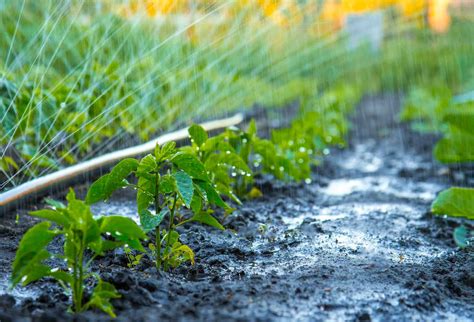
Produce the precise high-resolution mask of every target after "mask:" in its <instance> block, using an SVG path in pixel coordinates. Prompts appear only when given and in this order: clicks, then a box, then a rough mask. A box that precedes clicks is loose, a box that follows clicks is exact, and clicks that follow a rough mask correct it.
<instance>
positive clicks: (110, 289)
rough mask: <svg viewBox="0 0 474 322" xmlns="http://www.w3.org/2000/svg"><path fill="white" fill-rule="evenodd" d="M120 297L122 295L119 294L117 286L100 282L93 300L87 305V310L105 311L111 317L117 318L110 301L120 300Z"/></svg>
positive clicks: (95, 289)
mask: <svg viewBox="0 0 474 322" xmlns="http://www.w3.org/2000/svg"><path fill="white" fill-rule="evenodd" d="M120 297H121V295H120V293H118V292H117V290H116V289H115V286H113V285H112V284H110V283H107V282H104V281H102V280H99V283H98V284H97V286H96V287H95V288H94V291H93V292H92V296H91V299H90V300H89V302H87V303H86V305H85V309H88V308H90V307H94V308H97V309H99V310H102V311H104V312H105V313H107V314H108V315H110V316H111V317H113V318H115V317H116V315H115V313H114V311H113V308H114V307H113V306H112V303H110V300H111V299H118V298H120Z"/></svg>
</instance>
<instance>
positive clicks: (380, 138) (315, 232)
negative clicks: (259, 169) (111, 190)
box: [0, 95, 474, 321]
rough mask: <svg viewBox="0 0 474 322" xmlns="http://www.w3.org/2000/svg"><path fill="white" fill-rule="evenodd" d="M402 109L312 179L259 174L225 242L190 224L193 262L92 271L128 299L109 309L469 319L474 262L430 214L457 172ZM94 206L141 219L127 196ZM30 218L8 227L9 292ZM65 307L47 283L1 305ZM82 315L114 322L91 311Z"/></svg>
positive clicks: (392, 101) (208, 315)
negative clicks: (281, 179)
mask: <svg viewBox="0 0 474 322" xmlns="http://www.w3.org/2000/svg"><path fill="white" fill-rule="evenodd" d="M399 101H400V100H399V96H398V95H380V96H375V97H366V98H365V99H364V100H363V101H362V103H361V104H360V106H359V107H358V110H357V111H356V113H355V117H354V119H353V120H352V123H353V130H352V134H351V137H350V146H349V148H348V149H345V150H334V151H332V152H331V154H330V155H329V156H328V158H327V159H326V161H325V164H324V165H323V166H321V167H319V168H317V169H315V172H314V176H313V181H312V183H310V184H293V185H283V184H280V183H276V182H274V181H273V180H271V179H270V178H267V177H262V178H260V179H259V181H258V182H259V185H260V187H261V188H262V189H263V191H264V196H263V197H262V198H260V199H257V200H252V201H248V202H246V203H245V204H244V206H242V207H240V208H239V209H238V210H237V211H236V212H235V213H234V214H233V215H232V216H229V217H228V218H226V219H225V221H224V223H225V226H226V227H227V228H228V230H226V231H225V232H222V233H221V232H219V231H215V230H213V229H212V228H209V227H204V226H193V227H190V228H184V229H183V230H182V237H183V239H184V242H185V243H187V244H189V245H190V246H191V247H192V248H193V249H194V250H195V252H196V258H197V263H196V264H195V265H194V266H189V265H188V266H183V267H181V268H179V269H176V270H174V271H173V272H171V273H169V274H157V273H156V272H155V270H154V268H153V265H152V264H151V262H150V261H149V260H148V259H144V261H143V262H142V263H141V264H140V265H138V266H137V267H136V268H135V269H133V270H130V269H128V268H127V261H126V258H125V256H124V254H123V253H121V252H120V251H116V252H115V253H113V254H109V255H107V256H106V257H104V258H100V259H98V260H97V262H96V264H95V266H94V268H93V269H94V270H96V271H97V272H99V273H100V274H101V275H102V276H103V278H104V279H105V280H107V281H109V282H111V283H113V284H114V285H115V286H116V287H117V289H118V290H119V292H120V293H121V294H122V298H121V299H118V300H115V301H114V305H115V308H116V311H117V312H116V313H117V315H118V316H119V317H118V320H119V321H130V320H134V321H136V320H173V321H175V320H205V319H209V320H255V321H258V320H262V321H269V320H325V319H331V320H356V321H368V320H371V319H375V320H387V319H389V320H439V319H446V320H466V319H471V318H472V312H473V310H474V260H473V256H474V253H473V252H472V250H458V249H456V247H455V244H454V242H453V241H452V232H453V229H454V228H455V227H456V226H457V225H458V224H459V222H460V221H459V220H452V219H446V218H442V217H434V216H432V215H431V214H429V213H428V212H427V211H428V210H429V205H430V203H431V201H432V200H433V198H434V197H435V195H436V193H437V192H439V191H440V190H442V189H444V188H445V187H447V186H448V185H449V184H450V176H449V173H450V170H449V169H445V168H443V167H442V166H440V165H438V164H437V163H436V162H434V161H433V159H432V157H431V145H432V143H433V142H434V140H435V139H436V138H435V137H430V136H423V135H420V134H416V133H413V132H411V131H410V130H409V128H408V127H407V126H405V125H401V124H398V123H397V122H396V114H397V113H398V109H399V105H400V104H399ZM427 142H428V143H427ZM94 210H95V211H96V212H97V213H103V214H111V213H120V214H123V215H129V216H135V204H134V201H133V196H132V195H131V194H130V195H129V194H123V195H120V196H117V197H116V198H115V199H113V200H111V201H110V202H109V203H107V204H100V205H97V206H95V209H94ZM32 222H34V220H33V219H30V218H28V217H26V216H25V217H22V218H21V220H20V222H19V223H18V224H15V223H14V220H13V219H8V218H5V219H3V220H2V221H1V223H0V271H1V273H2V276H3V279H2V281H0V283H2V284H0V290H2V289H3V292H6V280H7V277H8V274H9V272H10V263H11V261H12V260H13V258H14V252H15V249H16V245H17V244H18V241H19V239H20V238H21V235H22V234H23V232H24V231H25V230H26V229H27V227H29V226H30V225H31V224H32ZM57 247H59V244H58V245H57ZM68 304H69V303H68V298H67V296H65V295H64V293H63V292H62V290H61V289H60V288H59V287H58V286H57V285H56V284H54V283H52V282H51V281H48V280H43V281H41V282H38V283H34V284H33V285H31V286H29V287H28V288H20V287H18V288H15V289H14V290H13V291H12V292H10V293H8V294H4V295H1V296H0V312H1V313H0V320H1V321H10V320H24V319H31V318H32V319H34V320H42V321H67V320H73V319H74V317H73V316H71V315H69V314H68V313H66V310H67V306H68ZM76 319H77V320H79V321H82V320H84V321H86V320H87V321H89V320H94V321H95V320H108V317H107V316H106V315H104V314H102V313H100V312H86V313H83V314H80V315H78V316H77V317H76Z"/></svg>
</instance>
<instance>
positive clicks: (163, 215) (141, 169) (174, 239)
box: [87, 128, 229, 271]
mask: <svg viewBox="0 0 474 322" xmlns="http://www.w3.org/2000/svg"><path fill="white" fill-rule="evenodd" d="M195 129H196V128H195ZM196 133H197V134H196V135H197V137H199V138H201V141H202V140H204V139H205V137H206V136H207V134H206V133H205V131H204V133H203V132H201V133H198V132H196ZM201 141H199V142H201ZM131 174H134V176H135V177H136V178H137V183H136V184H129V183H128V182H127V181H126V178H127V177H128V176H130V175H131ZM125 185H128V186H131V187H133V188H135V189H136V191H137V212H138V215H139V216H140V224H141V226H142V227H143V229H144V230H145V231H146V232H151V231H154V232H155V241H154V243H153V244H152V245H153V246H152V247H151V248H152V254H151V256H152V257H153V258H154V260H155V263H156V267H157V269H158V270H161V269H164V270H165V271H166V270H169V268H172V267H173V268H174V267H177V266H179V265H180V264H181V263H183V262H185V261H190V262H191V263H194V253H193V252H192V250H191V248H190V247H189V246H187V245H183V244H182V243H181V242H180V241H179V233H178V232H177V231H176V227H177V226H180V225H183V224H185V223H190V222H201V223H204V224H208V225H210V226H213V227H216V228H219V229H223V227H222V225H221V224H220V223H219V222H218V221H217V219H216V218H214V217H213V216H212V215H211V214H212V211H211V210H210V209H209V207H211V206H218V207H222V208H224V209H229V206H228V205H227V204H226V203H225V202H224V201H223V200H222V198H221V197H220V195H219V193H218V192H217V191H216V190H215V188H214V185H213V184H212V182H211V180H210V178H209V176H208V171H207V170H206V169H205V166H204V164H203V163H202V162H201V161H200V160H199V159H198V158H197V157H196V156H195V155H194V154H192V153H188V151H187V150H186V149H177V148H176V144H175V143H174V142H170V143H167V144H164V145H163V146H161V147H160V146H158V145H157V146H156V149H155V151H154V153H153V154H148V155H146V156H145V157H143V158H142V159H141V160H139V161H137V160H133V161H132V159H128V160H124V161H121V162H120V163H119V164H118V165H117V166H115V167H114V168H113V169H112V171H111V172H110V173H108V174H106V175H104V176H102V177H101V178H99V179H98V180H97V181H95V182H94V183H93V184H92V185H91V187H90V190H89V192H88V195H87V196H88V198H87V200H88V201H90V202H97V201H99V200H106V199H108V198H109V197H110V195H111V194H112V193H113V191H115V190H117V189H119V188H122V187H124V186H125ZM89 197H90V198H89ZM184 209H187V211H185V210H184ZM189 212H191V215H190V216H189V217H188V218H186V216H185V215H186V214H187V213H189ZM165 219H167V220H168V229H167V230H165V229H162V228H161V225H162V223H163V221H164V220H165ZM132 263H133V261H132Z"/></svg>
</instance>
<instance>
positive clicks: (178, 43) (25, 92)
mask: <svg viewBox="0 0 474 322" xmlns="http://www.w3.org/2000/svg"><path fill="white" fill-rule="evenodd" d="M91 8H92V6H85V7H81V6H80V3H71V2H70V1H64V2H62V1H59V2H58V1H37V2H35V1H27V2H26V3H23V2H18V1H7V2H6V3H5V4H4V5H3V6H2V7H0V29H1V30H2V31H3V32H4V39H5V44H6V45H5V46H0V56H2V57H4V59H2V62H0V182H2V184H1V185H0V190H4V189H8V188H10V187H11V186H14V185H16V184H19V183H21V182H23V181H26V180H28V179H30V178H32V177H35V176H38V175H40V174H44V173H47V172H49V171H52V170H54V169H58V168H61V167H64V166H67V165H69V164H74V163H77V162H79V161H82V160H85V159H87V158H91V157H93V156H95V155H97V154H98V151H104V149H105V148H106V147H107V146H122V145H123V142H124V141H127V140H122V139H123V138H129V137H133V138H134V139H135V140H136V141H143V140H147V139H148V138H150V137H151V136H152V135H155V134H156V133H157V132H160V131H163V130H169V129H171V128H172V127H173V126H174V125H175V124H176V123H177V122H179V121H183V119H182V115H187V116H198V115H204V116H209V115H214V114H216V113H223V112H228V111H231V110H233V109H237V108H240V107H242V106H247V107H249V106H252V104H254V103H259V104H262V105H265V106H281V105H284V104H287V103H289V102H291V101H292V100H294V99H296V98H298V97H301V96H303V95H306V94H305V93H306V92H308V91H311V92H312V95H313V96H314V97H315V98H314V99H316V98H317V97H318V96H319V95H320V93H321V92H323V91H324V90H325V89H326V88H333V87H334V86H335V85H337V84H341V83H343V84H346V85H347V84H362V86H363V87H364V91H380V90H386V89H392V90H393V89H396V90H397V89H400V88H402V89H403V88H406V87H407V86H409V84H412V83H413V82H417V83H420V82H427V81H431V80H433V79H436V78H439V75H441V74H442V75H443V77H444V78H445V80H446V81H447V82H448V83H449V84H450V85H452V84H459V83H461V82H463V81H464V78H465V76H466V75H469V74H470V73H469V71H470V70H472V69H473V65H472V60H471V59H470V57H471V53H472V51H473V48H472V46H471V45H470V44H466V43H465V41H464V39H466V37H469V35H470V34H472V24H470V23H465V22H462V21H461V22H459V21H453V27H452V31H450V32H449V33H447V34H446V35H433V34H432V33H431V32H430V31H429V30H425V29H418V28H415V29H413V28H409V27H408V26H401V27H403V28H401V29H403V30H401V31H399V30H397V28H396V27H397V26H390V34H391V35H392V36H393V37H391V38H389V39H387V41H386V42H385V43H384V45H383V47H382V48H381V51H380V52H379V53H370V59H367V57H368V55H369V54H368V53H367V51H366V50H365V49H364V48H361V49H360V50H348V48H347V46H346V45H347V44H346V42H345V41H344V40H345V38H344V36H341V39H338V40H334V39H332V38H327V37H322V36H321V35H319V36H315V35H314V33H311V32H302V29H301V28H302V27H301V26H287V27H285V28H281V27H279V26H275V25H274V24H272V23H269V22H268V21H267V20H260V19H257V18H256V13H255V11H254V10H246V9H243V8H241V9H238V10H237V9H236V10H231V11H232V12H233V15H232V19H228V20H225V21H223V22H220V23H219V24H217V25H215V24H213V23H211V22H209V23H208V22H207V20H206V19H204V20H203V21H202V22H200V23H197V24H196V25H193V26H192V28H193V29H192V30H193V36H192V37H191V36H189V33H188V31H190V30H188V29H180V28H179V27H177V26H176V25H174V24H173V22H172V19H169V20H165V21H164V22H163V23H162V24H156V23H154V22H153V21H152V20H147V19H141V20H140V19H136V20H132V19H127V18H124V17H122V16H119V15H116V14H113V13H106V12H99V13H94V10H90V9H91ZM257 16H258V15H257ZM210 20H211V21H212V19H210ZM392 27H393V28H392ZM404 28H408V29H409V30H410V37H405V32H406V30H407V29H404ZM288 43H291V44H292V45H291V46H287V44H288ZM440 70H442V73H440ZM358 86H359V85H358ZM196 106H199V108H196ZM144 120H146V124H147V126H145V127H141V126H137V124H142V123H143V121H144Z"/></svg>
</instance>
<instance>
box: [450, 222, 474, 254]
mask: <svg viewBox="0 0 474 322" xmlns="http://www.w3.org/2000/svg"><path fill="white" fill-rule="evenodd" d="M453 237H454V241H455V242H456V245H458V247H460V248H465V247H468V246H469V245H470V241H471V242H472V240H473V239H474V231H473V230H469V229H468V228H467V227H466V226H464V225H462V226H459V227H456V228H455V229H454V232H453Z"/></svg>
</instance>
